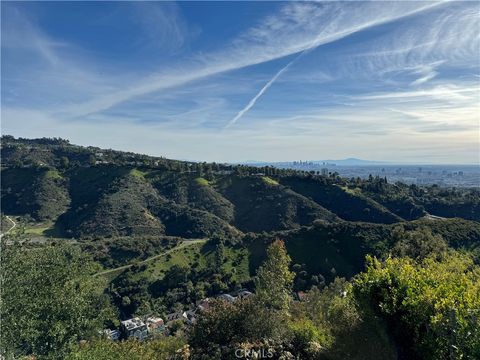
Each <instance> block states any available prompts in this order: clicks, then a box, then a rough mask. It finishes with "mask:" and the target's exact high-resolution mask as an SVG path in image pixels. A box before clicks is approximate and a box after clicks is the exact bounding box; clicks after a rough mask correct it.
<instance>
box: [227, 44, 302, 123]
mask: <svg viewBox="0 0 480 360" xmlns="http://www.w3.org/2000/svg"><path fill="white" fill-rule="evenodd" d="M308 50H311V48H308V49H306V50H304V51H302V52H301V53H300V54H299V55H298V56H297V57H296V58H294V59H293V60H292V61H290V62H289V63H288V64H287V65H285V66H284V67H283V68H281V69H280V70H279V71H278V72H277V73H276V74H275V75H274V76H273V77H272V78H271V79H270V80H269V81H268V82H267V83H266V84H265V86H264V87H263V88H261V89H260V91H259V92H258V94H257V95H255V96H254V97H253V99H252V100H250V101H249V103H248V104H247V106H245V107H244V108H243V109H242V110H240V111H239V112H238V114H237V115H235V117H234V118H233V119H232V120H230V121H229V122H228V124H227V125H225V127H224V129H228V128H229V127H230V126H232V125H234V124H235V123H236V122H237V121H238V120H239V119H240V118H241V117H242V116H243V115H245V113H247V112H248V111H249V110H250V109H251V108H252V107H253V106H254V105H255V103H256V102H257V100H258V99H259V98H260V97H261V96H262V95H263V94H264V93H265V91H267V90H268V88H269V87H270V86H272V84H273V83H274V82H275V81H276V80H277V79H278V78H279V76H280V75H282V74H283V73H284V72H285V71H287V70H288V68H289V67H290V66H291V65H292V64H293V63H294V62H296V61H297V60H298V59H300V58H301V57H302V56H303V55H304V54H305V53H306V52H307V51H308Z"/></svg>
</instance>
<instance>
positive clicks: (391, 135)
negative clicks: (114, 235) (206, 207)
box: [1, 1, 480, 164]
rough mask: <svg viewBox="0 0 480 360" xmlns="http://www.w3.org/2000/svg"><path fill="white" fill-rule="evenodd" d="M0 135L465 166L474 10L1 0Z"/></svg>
mask: <svg viewBox="0 0 480 360" xmlns="http://www.w3.org/2000/svg"><path fill="white" fill-rule="evenodd" d="M1 7H2V48H1V50H2V79H1V85H2V90H1V102H2V110H1V115H2V133H4V134H12V135H15V136H22V137H42V136H48V137H53V136H55V137H64V138H68V139H70V140H71V141H72V142H73V143H76V144H81V145H96V146H100V147H111V148H115V149H120V150H129V151H135V152H141V153H147V154H151V155H162V156H167V157H170V158H178V159H190V160H205V161H244V160H259V161H281V160H287V161H288V160H299V159H302V160H315V159H332V158H333V159H335V158H346V157H358V158H364V159H370V160H385V161H393V162H410V163H415V162H418V163H457V164H465V163H479V121H480V118H479V116H480V115H479V114H480V105H479V103H480V85H479V82H480V58H479V51H480V32H479V30H478V29H479V21H480V16H479V14H480V5H479V3H478V2H473V1H472V2H458V1H452V2H413V1H402V2H392V1H389V2H380V1H375V2H361V1H354V2H338V1H337V2H199V1H197V2H177V3H174V2H85V3H84V2H2V4H1Z"/></svg>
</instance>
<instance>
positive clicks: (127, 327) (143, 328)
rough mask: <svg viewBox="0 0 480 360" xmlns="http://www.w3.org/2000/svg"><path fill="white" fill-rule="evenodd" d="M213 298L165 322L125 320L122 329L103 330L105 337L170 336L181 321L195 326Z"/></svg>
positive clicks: (238, 295)
mask: <svg viewBox="0 0 480 360" xmlns="http://www.w3.org/2000/svg"><path fill="white" fill-rule="evenodd" d="M251 295H253V294H252V293H251V292H250V291H248V290H245V289H241V290H239V291H237V292H235V293H233V294H222V295H219V296H218V298H219V299H222V300H224V301H227V302H235V301H237V300H239V299H243V298H246V297H249V296H251ZM210 302H211V298H205V299H202V300H200V301H199V302H198V303H197V304H196V306H195V307H193V308H192V309H190V310H185V311H183V310H182V311H177V312H173V313H170V314H167V316H166V319H165V321H164V320H163V319H162V318H160V317H155V316H150V317H146V318H144V319H141V318H139V317H134V318H132V319H128V320H124V321H122V322H121V323H120V328H119V329H115V330H111V329H105V330H103V335H104V336H106V337H107V338H108V339H110V340H112V341H119V340H122V339H129V338H135V339H137V340H140V341H143V340H146V339H148V338H149V337H154V336H156V335H164V336H168V335H169V333H170V332H169V328H170V327H171V326H172V324H174V323H176V322H178V321H181V322H183V323H184V324H185V325H187V326H191V325H193V324H195V322H196V321H197V317H198V315H199V313H200V312H202V311H205V310H208V309H209V307H210Z"/></svg>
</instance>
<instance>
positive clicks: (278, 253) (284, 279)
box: [255, 240, 294, 310]
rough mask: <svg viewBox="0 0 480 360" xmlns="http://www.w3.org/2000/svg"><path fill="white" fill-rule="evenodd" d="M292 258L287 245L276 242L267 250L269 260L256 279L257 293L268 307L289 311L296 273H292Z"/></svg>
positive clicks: (263, 265)
mask: <svg viewBox="0 0 480 360" xmlns="http://www.w3.org/2000/svg"><path fill="white" fill-rule="evenodd" d="M290 262H291V259H290V256H289V255H288V253H287V250H286V248H285V244H284V243H283V241H281V240H275V241H274V242H273V243H272V244H271V245H270V246H269V247H268V249H267V259H266V260H265V262H264V263H263V264H262V266H260V268H259V269H258V272H257V278H256V279H255V286H256V293H257V296H258V298H259V300H260V301H262V302H263V303H264V304H265V305H266V306H268V307H271V308H274V309H277V310H288V306H289V303H290V293H291V291H292V285H293V278H294V273H293V272H291V271H290V269H289V266H290Z"/></svg>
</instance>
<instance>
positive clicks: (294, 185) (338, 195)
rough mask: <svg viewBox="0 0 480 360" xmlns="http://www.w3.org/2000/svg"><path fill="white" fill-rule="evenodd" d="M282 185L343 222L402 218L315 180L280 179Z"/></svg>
mask: <svg viewBox="0 0 480 360" xmlns="http://www.w3.org/2000/svg"><path fill="white" fill-rule="evenodd" d="M281 181H282V184H284V185H286V186H289V187H290V188H291V189H292V190H294V191H296V192H297V193H299V194H302V195H304V196H306V197H308V198H311V199H312V200H313V201H315V202H316V203H318V204H319V205H321V206H323V207H325V208H327V209H328V210H330V211H332V212H333V213H335V214H337V215H338V216H339V217H341V218H342V219H344V220H349V221H368V222H374V223H393V222H398V221H402V218H401V217H399V216H398V215H395V214H393V213H392V212H390V211H389V210H388V209H386V208H385V207H384V206H382V205H380V204H379V203H377V202H376V201H374V200H373V199H371V198H368V197H367V196H364V195H363V194H361V193H359V192H354V191H351V190H349V189H348V188H346V187H342V186H340V185H338V184H331V183H328V182H325V181H322V180H319V179H317V178H312V177H310V178H298V177H293V176H292V177H285V178H282V180H281Z"/></svg>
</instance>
